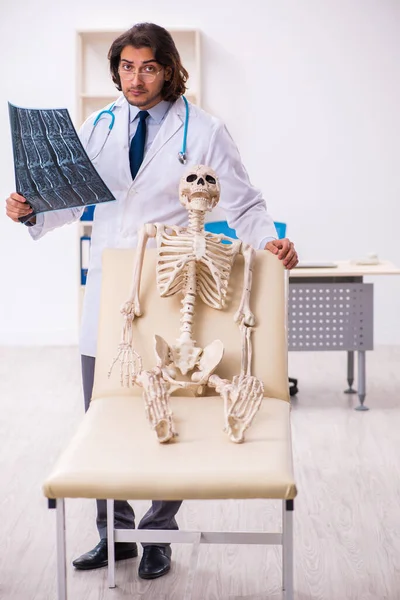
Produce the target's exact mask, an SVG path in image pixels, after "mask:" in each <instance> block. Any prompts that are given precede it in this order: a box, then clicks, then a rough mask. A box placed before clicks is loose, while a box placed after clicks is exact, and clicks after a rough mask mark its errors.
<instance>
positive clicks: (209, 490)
mask: <svg viewBox="0 0 400 600" xmlns="http://www.w3.org/2000/svg"><path fill="white" fill-rule="evenodd" d="M171 405H172V410H173V412H174V416H175V423H176V428H177V431H178V433H179V437H178V440H177V442H173V443H170V444H167V445H161V444H159V443H158V442H157V439H156V435H155V433H154V432H153V431H151V430H150V429H149V426H148V423H147V421H146V417H145V413H144V409H143V404H142V401H141V398H138V397H131V398H127V397H123V396H119V397H115V396H114V397H112V398H99V399H98V400H96V401H95V402H93V403H92V406H91V407H90V409H89V411H88V413H87V414H86V415H85V418H84V419H83V422H82V423H81V426H80V428H79V430H78V432H77V434H76V435H75V437H74V439H73V440H72V442H71V443H70V445H69V447H68V449H67V450H66V451H65V452H64V454H63V455H62V457H61V459H60V460H59V462H58V464H57V466H56V468H55V470H54V471H53V473H52V475H51V477H50V478H49V479H48V481H47V482H46V484H45V486H44V492H45V495H46V496H48V497H49V498H65V497H70V498H71V497H72V498H73V497H76V498H82V497H83V498H115V499H120V500H123V499H126V500H128V499H153V500H181V499H183V498H184V499H186V500H187V499H205V498H210V499H212V498H214V499H217V498H286V499H288V498H294V497H295V495H296V487H295V483H294V476H293V467H292V453H291V444H290V419H289V411H290V404H289V403H288V402H285V401H283V400H275V399H269V398H266V399H264V401H263V405H262V408H261V409H260V412H259V413H258V414H257V416H256V418H255V419H254V422H253V425H252V427H251V428H250V429H249V430H248V432H247V441H246V442H245V443H244V444H233V443H232V442H230V441H229V440H228V437H227V435H226V434H225V433H224V432H223V431H222V428H223V404H222V400H221V398H220V397H219V396H216V397H207V398H193V397H191V398H189V397H186V398H184V397H174V398H172V401H171Z"/></svg>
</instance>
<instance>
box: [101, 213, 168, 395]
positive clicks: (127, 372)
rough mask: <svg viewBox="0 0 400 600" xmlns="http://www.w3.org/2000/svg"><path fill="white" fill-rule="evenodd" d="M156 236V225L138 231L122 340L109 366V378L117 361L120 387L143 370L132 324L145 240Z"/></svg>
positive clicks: (127, 383) (136, 311)
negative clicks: (133, 343) (133, 344)
mask: <svg viewBox="0 0 400 600" xmlns="http://www.w3.org/2000/svg"><path fill="white" fill-rule="evenodd" d="M156 235H157V225H153V224H152V223H148V224H146V225H144V226H143V227H142V228H141V230H140V233H139V240H138V246H137V253H136V257H135V264H134V269H133V281H132V286H131V290H130V294H129V299H128V300H127V301H126V302H125V303H124V304H123V306H122V307H121V313H122V314H123V316H124V325H123V328H122V339H121V342H120V344H119V346H118V352H117V355H116V356H115V358H114V360H113V362H112V364H111V367H110V370H109V372H108V376H109V377H110V376H111V372H112V370H113V368H114V365H115V364H116V363H117V362H118V361H119V363H120V381H121V385H122V386H123V385H126V386H127V387H129V386H130V385H131V383H134V382H135V378H136V376H137V374H138V373H140V372H141V371H142V368H143V367H142V359H141V357H140V356H139V355H138V353H137V352H135V350H134V349H133V348H132V323H133V320H134V318H135V316H137V317H140V315H141V314H142V313H141V310H140V304H139V292H140V277H141V274H142V267H143V258H144V252H145V249H146V244H147V240H148V239H149V238H150V237H156Z"/></svg>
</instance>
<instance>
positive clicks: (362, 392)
mask: <svg viewBox="0 0 400 600" xmlns="http://www.w3.org/2000/svg"><path fill="white" fill-rule="evenodd" d="M365 358H366V355H365V350H359V351H358V397H359V399H360V404H359V405H358V406H356V410H369V408H368V407H367V406H365V405H364V400H365V396H366V391H367V390H366V366H365Z"/></svg>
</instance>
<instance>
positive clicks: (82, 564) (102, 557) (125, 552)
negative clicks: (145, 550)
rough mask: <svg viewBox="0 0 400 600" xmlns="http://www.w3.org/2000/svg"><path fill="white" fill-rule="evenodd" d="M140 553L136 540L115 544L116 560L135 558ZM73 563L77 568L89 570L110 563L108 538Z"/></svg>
mask: <svg viewBox="0 0 400 600" xmlns="http://www.w3.org/2000/svg"><path fill="white" fill-rule="evenodd" d="M137 555H138V550H137V546H136V544H135V543H134V542H117V543H116V544H115V560H125V559H126V558H135V557H136V556H137ZM72 564H73V565H74V567H75V569H80V570H82V571H89V570H90V569H100V567H106V566H107V565H108V551H107V538H103V539H102V540H100V542H99V543H98V544H97V546H95V548H93V550H90V551H89V552H86V554H82V556H80V557H79V558H77V559H75V560H74V561H73V562H72Z"/></svg>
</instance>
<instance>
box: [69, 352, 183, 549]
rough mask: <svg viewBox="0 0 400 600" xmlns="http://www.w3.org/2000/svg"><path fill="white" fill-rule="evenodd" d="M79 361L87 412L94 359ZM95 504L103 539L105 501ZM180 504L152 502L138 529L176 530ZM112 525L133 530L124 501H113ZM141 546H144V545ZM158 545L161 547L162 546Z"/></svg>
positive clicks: (133, 521)
mask: <svg viewBox="0 0 400 600" xmlns="http://www.w3.org/2000/svg"><path fill="white" fill-rule="evenodd" d="M81 359H82V384H83V396H84V399H85V411H87V410H88V408H89V403H90V399H91V397H92V390H93V379H94V366H95V362H96V359H95V358H94V357H93V356H84V355H82V357H81ZM143 410H144V408H143ZM155 443H156V442H155ZM96 502H97V520H96V522H97V529H98V530H99V534H100V538H105V537H107V502H106V500H96ZM181 504H182V502H181V501H180V500H179V501H169V502H167V501H161V500H158V501H153V502H152V505H151V507H150V508H149V510H148V511H147V513H146V514H145V515H144V517H143V519H142V520H141V521H140V523H139V527H138V529H178V524H177V522H176V520H175V515H176V513H177V512H178V510H179V508H180V505H181ZM114 523H115V525H114V526H115V528H116V529H134V528H135V513H134V511H133V508H132V507H131V505H130V504H129V502H127V501H126V500H115V502H114ZM143 545H144V546H145V545H146V544H143ZM158 545H160V546H161V545H164V544H158Z"/></svg>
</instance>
